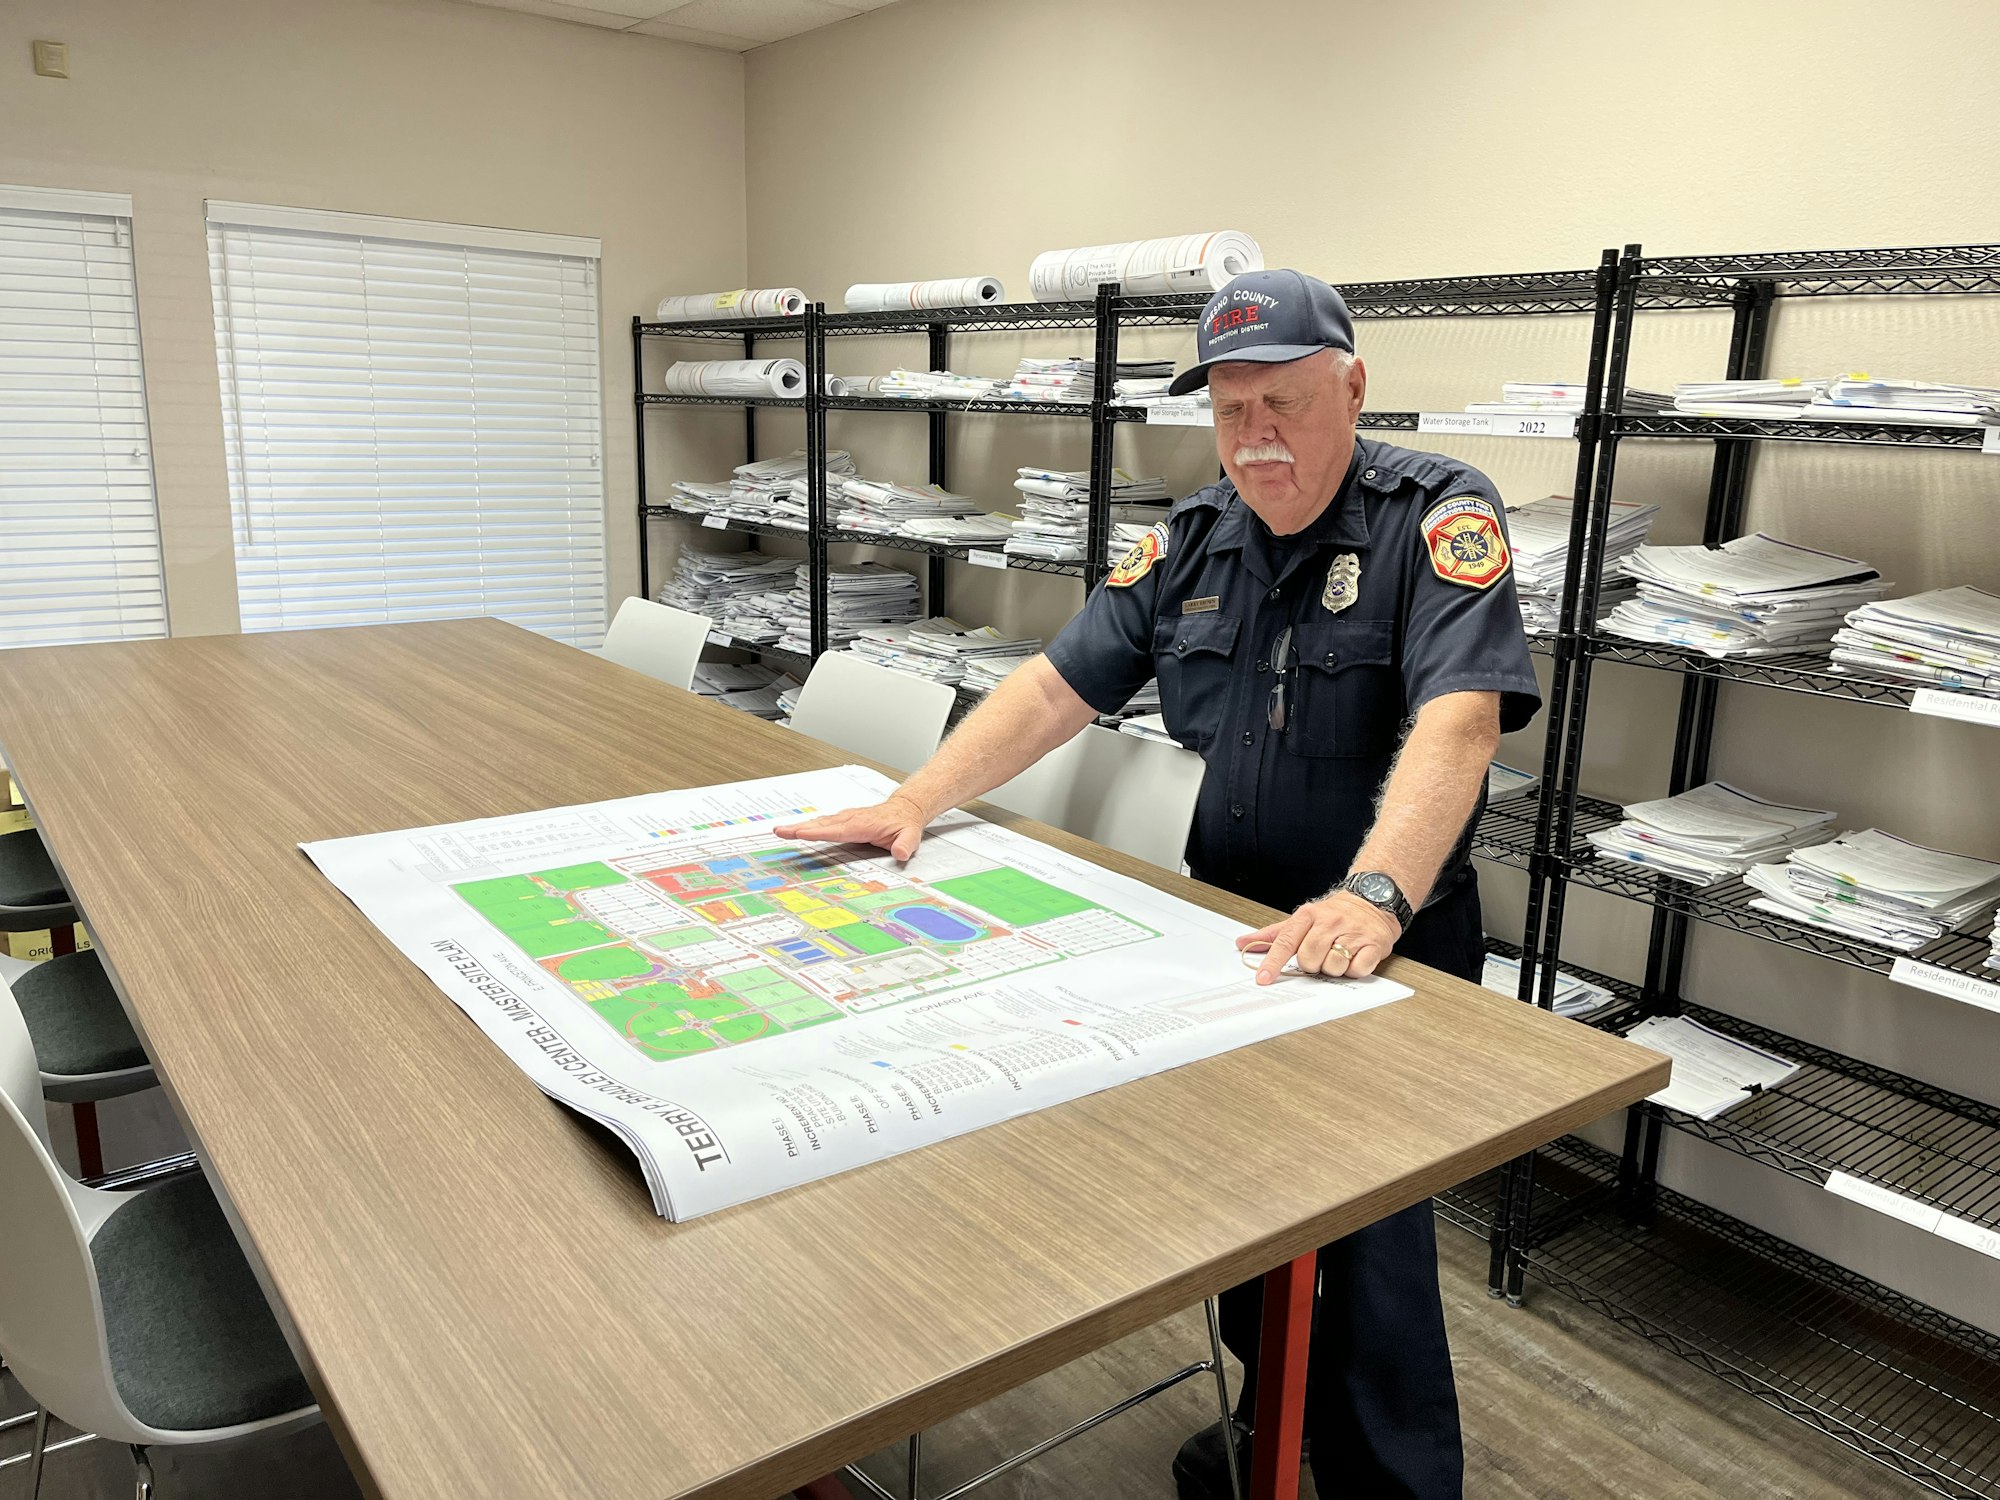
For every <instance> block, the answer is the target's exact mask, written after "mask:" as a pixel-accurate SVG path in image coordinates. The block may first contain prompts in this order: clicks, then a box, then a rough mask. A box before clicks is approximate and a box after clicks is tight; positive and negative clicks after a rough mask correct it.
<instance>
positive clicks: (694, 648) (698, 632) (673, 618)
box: [603, 598, 714, 688]
mask: <svg viewBox="0 0 2000 1500" xmlns="http://www.w3.org/2000/svg"><path fill="white" fill-rule="evenodd" d="M713 628H714V622H713V621H711V620H710V619H709V618H708V616H707V615H696V614H690V613H688V611H686V610H684V609H675V608H673V607H672V606H671V605H666V604H655V603H653V601H652V600H650V599H639V598H632V599H627V600H626V601H625V602H624V603H623V604H621V605H619V606H618V613H617V615H616V616H615V617H614V618H613V619H612V621H611V628H610V629H609V630H607V631H605V632H604V651H603V655H604V657H605V658H606V659H607V660H609V661H615V662H617V663H618V665H619V666H621V667H630V668H631V669H632V670H633V671H635V672H644V673H645V674H646V675H647V676H648V677H657V678H659V680H660V681H662V682H664V683H666V684H667V685H668V686H670V687H677V688H688V687H692V686H694V664H695V663H696V662H698V661H700V660H701V648H702V644H703V642H705V641H706V640H707V639H708V633H709V631H710V630H712V629H713Z"/></svg>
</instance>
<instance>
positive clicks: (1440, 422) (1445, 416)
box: [1364, 411, 1576, 438]
mask: <svg viewBox="0 0 2000 1500" xmlns="http://www.w3.org/2000/svg"><path fill="white" fill-rule="evenodd" d="M1364 420H1365V419H1364ZM1417 431H1419V432H1455V433H1459V434H1461V435H1465V434H1471V435H1475V436H1480V437H1533V438H1573V437H1575V436H1576V414H1575V413H1574V412H1547V413H1541V414H1537V415H1532V416H1531V415H1527V414H1525V413H1520V412H1487V411H1420V412H1418V413H1417Z"/></svg>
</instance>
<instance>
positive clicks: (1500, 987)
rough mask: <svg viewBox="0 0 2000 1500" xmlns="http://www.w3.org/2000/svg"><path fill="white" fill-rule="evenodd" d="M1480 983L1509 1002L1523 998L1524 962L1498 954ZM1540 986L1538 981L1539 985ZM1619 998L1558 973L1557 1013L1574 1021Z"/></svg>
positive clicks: (1492, 955)
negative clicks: (1522, 970) (1522, 964)
mask: <svg viewBox="0 0 2000 1500" xmlns="http://www.w3.org/2000/svg"><path fill="white" fill-rule="evenodd" d="M1479 983H1480V985H1481V986H1482V987H1483V988H1485V989H1489V990H1491V991H1493V993H1494V994H1496V995H1505V996H1506V997H1507V998H1508V999H1509V1000H1518V999H1520V998H1521V960H1520V959H1518V958H1503V957H1502V956H1501V955H1500V954H1498V953H1489V954H1487V955H1486V966H1485V968H1484V969H1483V970H1481V971H1480V975H1479ZM1538 983H1539V981H1538ZM1617 998H1618V996H1617V994H1616V993H1615V992H1614V991H1611V990H1607V989H1606V988H1605V987H1604V986H1603V985H1601V984H1592V983H1591V982H1590V981H1589V980H1587V979H1579V978H1577V977H1576V975H1574V974H1571V973H1569V972H1568V971H1567V970H1564V969H1557V970H1556V993H1555V1000H1554V1005H1555V1013H1556V1014H1557V1015H1559V1016H1568V1017H1569V1018H1570V1019H1571V1020H1582V1019H1583V1018H1584V1017H1585V1016H1590V1015H1595V1014H1596V1013H1597V1012H1598V1011H1600V1010H1602V1009H1604V1007H1605V1006H1607V1005H1609V1004H1611V1003H1612V1002H1613V1001H1614V1000H1616V999H1617Z"/></svg>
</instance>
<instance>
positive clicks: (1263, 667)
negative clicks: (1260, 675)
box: [1257, 661, 1271, 672]
mask: <svg viewBox="0 0 2000 1500" xmlns="http://www.w3.org/2000/svg"><path fill="white" fill-rule="evenodd" d="M1257 670H1258V671H1260V672H1268V671H1270V670H1271V664H1270V663H1269V662H1267V661H1260V662H1258V663H1257Z"/></svg>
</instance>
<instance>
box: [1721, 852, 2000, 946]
mask: <svg viewBox="0 0 2000 1500" xmlns="http://www.w3.org/2000/svg"><path fill="white" fill-rule="evenodd" d="M1743 878H1744V880H1746V881H1747V882H1748V883H1749V884H1750V885H1751V886H1753V887H1755V888H1756V889H1757V890H1759V891H1762V892H1763V893H1764V894H1763V895H1762V896H1761V897H1759V898H1758V899H1757V900H1755V901H1752V902H1751V903H1750V904H1751V905H1752V906H1754V907H1756V908H1757V910H1759V911H1767V912H1772V913H1774V914H1776V915H1778V916H1781V917H1789V918H1790V919H1791V920H1792V921H1794V922H1804V923H1807V924H1809V925H1811V926H1814V927H1828V928H1831V929H1832V930H1833V931H1835V932H1841V933H1845V934H1847V935H1848V936H1849V937H1856V938H1860V939H1862V940H1864V941H1866V942H1871V943H1880V944H1881V945H1882V946H1884V947H1886V948H1898V949H1901V950H1903V951H1904V952H1908V951H1910V950H1911V949H1913V948H1921V947H1922V946H1923V945H1924V944H1925V943H1928V942H1930V941H1931V940H1932V939H1933V938H1939V937H1943V936H1944V935H1945V934H1946V933H1947V932H1951V931H1953V930H1955V929H1957V928H1959V927H1962V926H1964V925H1965V924H1966V923H1967V922H1969V921H1971V920H1972V919H1973V918H1975V917H1982V916H1984V915H1985V914H1986V913H1987V912H1988V911H1991V910H1992V909H1993V905H1994V902H1995V901H1996V899H2000V864H1993V863H1990V862H1989V861H1987V860H1983V859H1973V858H1970V857H1969V856H1967V855H1963V854H1947V853H1945V852H1944V851H1942V850H1939V849H1927V848H1925V847H1924V846H1923V845H1921V844H1913V843H1911V842H1909V840H1907V839H1899V838H1897V837H1896V836H1895V835H1893V834H1888V833H1884V832H1882V831H1881V830H1880V829H1879V828H1869V829H1865V830H1863V831H1862V832H1860V833H1843V834H1842V835H1841V836H1840V837H1839V838H1837V839H1835V840H1833V841H1832V842H1831V843H1826V844H1819V845H1816V846H1814V847H1813V848H1810V849H1799V850H1796V851H1795V852H1794V853H1793V854H1792V855H1791V857H1790V858H1789V859H1787V860H1786V861H1785V862H1784V863H1783V864H1768V865H1752V866H1751V867H1750V869H1749V871H1748V872H1747V873H1746V874H1745V875H1744V877H1743Z"/></svg>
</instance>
